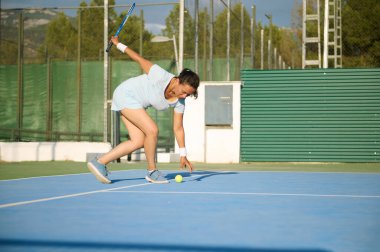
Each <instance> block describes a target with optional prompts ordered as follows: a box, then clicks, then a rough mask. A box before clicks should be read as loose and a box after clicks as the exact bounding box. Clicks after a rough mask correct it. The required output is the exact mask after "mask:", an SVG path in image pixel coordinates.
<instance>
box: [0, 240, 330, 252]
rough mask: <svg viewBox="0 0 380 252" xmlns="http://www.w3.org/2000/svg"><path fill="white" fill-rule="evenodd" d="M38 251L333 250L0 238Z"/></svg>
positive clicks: (5, 245)
mask: <svg viewBox="0 0 380 252" xmlns="http://www.w3.org/2000/svg"><path fill="white" fill-rule="evenodd" d="M24 248H25V251H30V250H33V251H38V250H39V249H41V250H42V249H43V250H44V251H45V250H47V249H48V250H49V251H55V250H60V251H61V250H63V249H65V250H70V251H92V250H94V251H96V250H105V251H112V250H122V251H132V250H133V251H206V252H211V251H215V252H216V251H218V252H248V251H250V252H331V251H329V250H324V249H287V248H286V249H271V248H250V247H223V246H202V245H171V244H142V243H107V242H76V241H75V242H74V241H41V240H26V239H25V240H21V239H20V240H19V239H0V249H2V251H8V250H12V249H17V251H23V249H24Z"/></svg>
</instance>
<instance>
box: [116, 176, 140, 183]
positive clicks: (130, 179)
mask: <svg viewBox="0 0 380 252" xmlns="http://www.w3.org/2000/svg"><path fill="white" fill-rule="evenodd" d="M135 180H145V178H142V177H141V178H126V179H111V181H112V183H118V182H123V181H135Z"/></svg>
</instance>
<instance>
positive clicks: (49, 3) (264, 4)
mask: <svg viewBox="0 0 380 252" xmlns="http://www.w3.org/2000/svg"><path fill="white" fill-rule="evenodd" d="M82 1H83V0H1V1H0V2H1V8H2V9H3V8H4V9H8V8H30V7H37V8H41V7H75V6H79V4H80V3H81V2H82ZM85 1H86V2H88V3H89V2H90V1H91V0H85ZM132 1H133V0H116V1H115V2H116V5H129V4H131V3H132ZM240 1H242V2H243V4H244V5H245V7H246V9H247V11H248V12H249V13H250V14H251V13H252V11H251V7H252V5H253V4H255V6H256V21H257V22H259V21H261V22H262V23H263V24H264V25H266V24H268V19H267V18H266V17H265V14H271V15H272V17H273V23H274V24H275V25H277V26H279V27H291V12H292V9H293V6H294V3H295V2H298V3H300V2H301V0H231V3H238V2H240ZM135 2H136V4H137V5H138V4H147V3H170V2H172V3H178V1H176V0H135ZM224 2H225V3H227V0H224ZM199 3H200V8H202V9H203V8H204V7H205V6H206V7H209V3H210V0H199ZM185 5H186V7H187V8H188V9H189V10H190V12H191V13H192V12H193V10H194V0H185ZM172 8H173V5H163V6H149V7H148V6H145V7H139V6H137V7H136V8H135V10H134V12H135V14H137V15H140V10H139V9H143V10H144V18H145V24H146V28H147V29H148V30H149V31H151V32H153V33H155V34H158V33H159V32H160V30H161V29H163V28H164V25H165V17H166V16H167V15H168V14H169V12H170V10H171V9H172ZM222 8H224V5H223V3H222V1H221V0H214V9H215V12H217V11H218V10H220V9H222ZM125 9H126V7H124V8H118V9H117V10H116V11H117V12H121V11H124V10H125ZM70 14H71V15H74V14H75V10H71V11H67V15H70Z"/></svg>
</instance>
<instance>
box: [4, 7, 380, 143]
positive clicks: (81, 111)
mask: <svg viewBox="0 0 380 252" xmlns="http://www.w3.org/2000/svg"><path fill="white" fill-rule="evenodd" d="M308 1H312V0H308ZM326 1H328V0H326ZM336 1H337V0H336ZM184 2H185V12H184V32H183V38H184V39H183V40H184V44H183V67H188V68H191V69H194V70H195V71H196V72H198V73H199V75H200V77H201V79H202V80H207V81H225V80H227V81H228V80H240V70H241V69H243V68H245V69H247V68H248V69H249V68H256V69H288V68H293V69H295V68H302V17H303V16H302V15H303V5H302V4H303V1H301V0H295V1H294V2H293V7H292V11H291V13H289V19H292V25H291V26H289V27H284V26H282V24H278V23H276V20H277V19H276V16H275V14H273V13H271V12H266V13H265V14H266V15H265V16H264V15H263V11H262V10H260V8H259V6H261V5H259V4H257V5H255V4H254V3H255V2H256V1H253V2H251V3H247V1H240V0H186V1H184ZM257 2H259V1H257ZM266 2H268V3H269V2H271V3H269V4H272V5H274V4H275V1H266ZM324 3H325V2H324V0H321V1H320V5H319V6H320V16H319V18H320V23H319V26H320V28H321V30H323V13H324V9H323V8H324ZM261 4H262V3H261ZM109 5H110V7H109V9H108V13H109V25H108V27H109V29H108V34H110V35H111V34H113V33H114V32H115V31H116V29H117V26H118V25H119V24H120V22H121V20H122V18H123V17H124V15H125V13H126V12H127V10H128V9H129V5H128V4H125V5H115V1H113V0H109ZM309 6H311V8H315V0H314V3H309ZM379 6H380V3H379V1H377V0H364V1H359V0H344V1H342V2H341V21H342V23H341V26H342V37H341V40H342V41H341V44H342V49H341V54H342V67H350V68H351V67H379V65H380V53H379V52H380V37H379V36H380V35H379V34H380V33H379V32H377V31H378V30H379V28H380V27H379V21H378V20H380V18H379V13H380V12H379V10H380V9H379V8H380V7H379ZM158 13H159V15H158ZM179 17H180V5H179V1H178V2H177V1H174V2H166V3H159V2H153V3H147V4H145V3H144V4H142V3H140V4H139V3H137V6H136V8H135V10H134V13H133V15H132V16H131V17H130V18H129V20H128V22H127V23H126V25H125V27H124V28H123V31H122V32H121V33H120V40H121V41H122V42H123V43H125V44H127V45H128V46H129V47H130V48H132V49H134V50H135V51H137V52H138V53H140V54H141V55H142V56H144V57H146V58H148V59H150V60H152V61H153V62H156V63H158V64H160V65H161V66H162V67H164V68H165V69H167V70H168V71H170V72H173V73H177V71H178V69H177V66H178V61H179V59H178V56H176V55H178V54H179V49H180V44H179V37H180V34H179ZM103 29H104V7H103V1H101V0H92V1H91V2H90V3H89V4H86V3H82V4H81V5H80V6H72V7H65V8H40V9H2V10H1V45H0V50H1V58H0V62H1V66H0V103H1V107H2V110H1V111H0V118H1V123H0V132H1V133H0V138H1V139H2V140H11V141H15V140H17V141H19V140H22V141H34V140H47V141H55V140H79V141H101V140H102V139H104V138H103V135H104V134H103V132H102V129H103V119H104V118H103V111H104V65H103V60H104V55H105V54H104V36H103V34H104V32H103ZM309 29H310V30H308V32H313V29H316V26H314V28H313V27H311V28H309ZM158 35H159V36H160V37H159V38H157V36H158ZM319 39H320V43H322V41H323V34H322V32H321V35H320V37H319ZM317 48H318V47H311V49H310V51H311V52H312V53H314V54H316V53H317V51H318V49H317ZM176 51H177V54H176ZM108 60H109V64H108V65H109V67H108V75H109V79H108V83H107V96H108V99H111V97H112V92H113V90H114V89H115V87H116V86H117V85H118V84H120V83H121V82H122V81H123V80H125V79H127V78H129V77H132V76H136V75H139V74H141V70H140V69H139V67H138V65H137V64H135V63H134V62H131V61H130V59H129V58H128V57H127V56H126V55H122V54H120V52H118V51H117V50H116V49H115V48H113V49H112V50H111V53H110V54H109V58H108ZM149 113H151V115H152V117H153V118H154V119H155V120H156V121H157V123H158V124H160V125H159V127H160V130H161V131H160V134H161V135H160V139H161V140H160V142H159V145H160V144H161V145H165V146H166V145H167V143H170V144H173V142H174V141H173V136H172V133H171V120H172V113H171V111H166V112H156V111H154V110H149ZM108 118H109V119H110V115H108ZM108 122H110V120H108ZM110 128H111V127H110V126H109V127H108V137H107V138H108V139H110V135H111V130H110ZM123 137H124V138H126V137H127V136H126V134H124V136H123ZM168 139H169V140H168Z"/></svg>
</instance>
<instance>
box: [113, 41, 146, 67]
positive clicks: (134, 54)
mask: <svg viewBox="0 0 380 252" xmlns="http://www.w3.org/2000/svg"><path fill="white" fill-rule="evenodd" d="M111 40H112V42H113V44H114V45H115V46H117V44H118V43H119V39H118V37H112V38H111ZM124 53H126V54H127V55H128V56H129V57H130V58H131V59H132V60H134V61H136V62H137V63H138V64H139V65H140V67H141V69H142V70H143V71H144V73H146V74H148V73H149V70H150V68H151V67H152V66H153V63H152V62H151V61H149V60H147V59H144V58H143V57H141V56H140V55H139V54H138V53H137V52H135V51H133V50H132V49H131V48H129V47H127V48H125V50H124Z"/></svg>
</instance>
